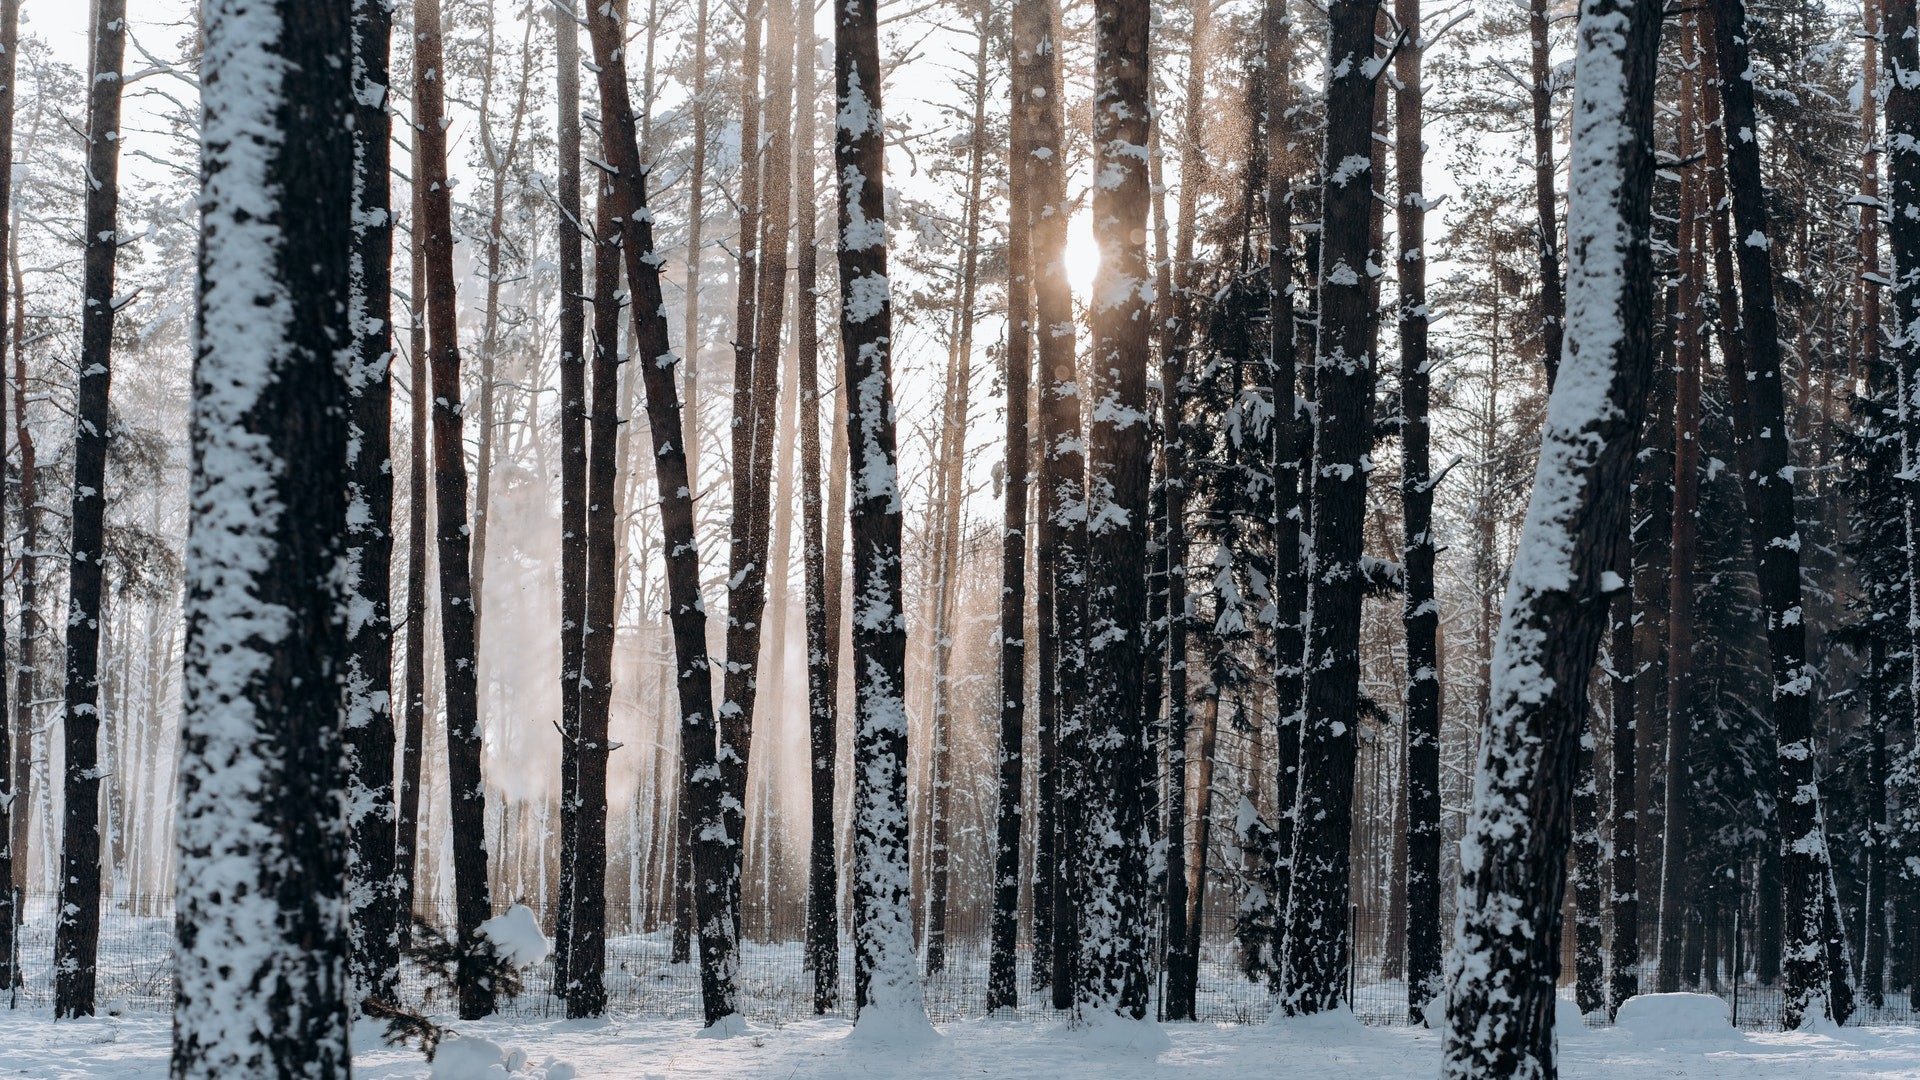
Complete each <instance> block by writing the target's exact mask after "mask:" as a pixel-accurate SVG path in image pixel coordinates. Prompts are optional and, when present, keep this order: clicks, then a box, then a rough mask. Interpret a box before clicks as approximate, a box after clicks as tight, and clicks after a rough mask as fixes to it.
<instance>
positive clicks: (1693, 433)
mask: <svg viewBox="0 0 1920 1080" xmlns="http://www.w3.org/2000/svg"><path fill="white" fill-rule="evenodd" d="M1678 29H1679V35H1680V42H1679V46H1680V55H1681V57H1682V62H1683V64H1684V66H1685V74H1683V75H1682V76H1681V79H1680V116H1679V129H1680V157H1682V158H1690V157H1692V156H1693V155H1694V154H1696V153H1697V152H1698V151H1697V139H1696V135H1695V123H1696V121H1695V101H1696V100H1697V98H1698V95H1699V94H1700V93H1701V89H1700V81H1699V79H1698V77H1697V75H1696V74H1695V73H1696V72H1698V70H1699V64H1700V60H1699V47H1698V44H1697V42H1698V38H1699V30H1698V23H1697V20H1696V18H1695V17H1694V16H1691V15H1687V16H1682V21H1681V23H1680V25H1679V28H1678ZM1700 188H1701V184H1700V170H1698V169H1688V170H1686V171H1685V172H1683V173H1682V174H1681V178H1680V220H1679V223H1678V229H1679V248H1680V250H1679V253H1678V271H1679V272H1678V276H1679V282H1678V285H1677V287H1676V293H1677V295H1678V303H1677V306H1676V307H1675V316H1676V318H1675V322H1674V333H1675V351H1676V354H1677V357H1678V360H1677V362H1676V363H1675V364H1674V368H1673V516H1672V543H1671V546H1670V547H1669V548H1668V554H1669V558H1670V559H1671V560H1672V561H1671V563H1670V564H1669V566H1668V568H1667V578H1666V584H1667V627H1666V629H1667V672H1666V675H1667V702H1666V703H1667V739H1666V768H1665V776H1666V787H1665V800H1664V807H1663V810H1662V812H1661V815H1660V820H1661V830H1660V836H1661V845H1660V924H1659V925H1660V937H1659V950H1660V954H1659V966H1658V968H1657V969H1656V975H1655V979H1656V982H1655V988H1656V989H1657V990H1658V991H1659V992H1661V993H1668V994H1670V993H1673V992H1674V991H1677V990H1679V989H1680V970H1681V955H1680V953H1681V948H1682V946H1683V945H1684V944H1685V942H1686V919H1687V914H1688V912H1689V911H1690V910H1691V909H1692V907H1693V904H1694V901H1695V900H1696V899H1697V898H1696V897H1695V896H1694V895H1693V892H1694V889H1693V880H1692V879H1693V869H1692V864H1691V861H1690V859H1689V857H1688V846H1689V840H1690V839H1691V837H1690V836H1689V835H1688V818H1689V816H1690V815H1689V811H1690V810H1691V809H1692V804H1693V797H1692V796H1693V790H1692V783H1691V780H1690V777H1689V773H1690V762H1689V760H1688V755H1689V753H1690V747H1691V742H1692V739H1691V735H1692V730H1693V725H1694V715H1693V684H1694V678H1693V652H1694V627H1693V623H1694V618H1693V594H1694V583H1693V563H1694V550H1695V547H1696V544H1697V540H1696V538H1697V536H1698V533H1699V514H1700V439H1699V432H1700V369H1701V367H1702V365H1703V364H1704V362H1705V359H1704V349H1703V348H1702V342H1701V333H1702V330H1703V327H1702V325H1701V312H1702V307H1701V299H1702V293H1703V289H1702V284H1703V282H1704V279H1705V275H1706V260H1705V259H1703V258H1702V257H1701V249H1702V247H1703V243H1704V239H1705V238H1704V237H1703V236H1702V235H1701V228H1700V225H1701V219H1702V216H1703V215H1702V206H1701V198H1702V194H1703V193H1702V192H1701V190H1700Z"/></svg>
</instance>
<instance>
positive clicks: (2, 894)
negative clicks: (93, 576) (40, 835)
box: [0, 0, 33, 990]
mask: <svg viewBox="0 0 1920 1080" xmlns="http://www.w3.org/2000/svg"><path fill="white" fill-rule="evenodd" d="M19 46H20V0H0V267H5V266H6V265H8V263H9V262H10V261H11V254H12V251H13V247H12V239H13V238H12V231H11V226H12V222H13V215H12V213H11V211H10V210H9V209H7V208H9V207H11V206H12V205H13V105H14V93H13V90H14V86H13V81H14V76H15V68H16V66H17V65H16V64H15V62H14V61H15V54H16V53H17V52H18V50H19ZM8 312H9V308H8V305H7V297H6V290H5V289H4V288H0V372H3V371H5V370H6V358H7V347H8V346H9V345H10V344H11V343H12V340H13V338H14V336H15V331H16V330H17V327H15V326H13V325H12V323H13V321H14V320H13V319H9V318H8ZM18 317H19V315H18V314H16V315H15V316H14V319H17V318H18ZM17 362H18V358H17V357H16V363H17ZM25 374H26V372H25V369H24V366H22V370H21V375H22V376H23V379H22V381H23V382H24V376H25ZM15 393H16V394H19V395H21V396H24V395H25V393H26V390H25V387H24V386H22V387H20V388H19V389H17V390H16V391H15ZM26 419H27V417H26V411H25V410H24V409H22V410H21V411H20V414H19V416H18V417H17V418H16V420H15V423H17V424H19V425H20V428H21V430H22V432H24V431H25V428H26ZM6 532H7V525H6V512H5V507H4V506H0V536H4V535H5V534H6ZM25 582H26V574H25V572H24V567H23V570H22V574H21V584H22V585H23V586H24V585H25ZM27 619H28V615H27V613H26V612H25V610H24V606H23V610H22V612H21V616H20V644H19V646H18V649H19V651H18V652H17V653H16V654H15V655H16V656H17V658H18V662H19V666H20V667H31V666H32V664H33V660H32V658H31V657H30V656H29V655H28V653H27V648H28V642H29V641H31V640H32V639H31V637H30V635H29V634H28V632H27ZM6 623H7V619H6V606H5V600H4V598H0V633H4V632H5V627H6ZM5 667H6V664H5V663H4V662H0V669H4V668H5ZM16 678H17V676H16ZM8 700H9V699H8V697H7V674H6V672H5V671H4V670H0V990H7V989H11V988H12V987H13V986H14V984H15V979H16V977H17V976H16V973H15V971H14V966H13V965H14V961H13V957H14V951H15V950H14V933H15V928H16V927H17V926H18V925H19V922H20V910H19V904H20V901H21V900H22V899H23V897H22V895H21V893H22V890H20V889H18V888H17V887H16V885H15V880H14V879H15V875H16V870H15V864H16V863H19V864H25V863H26V861H27V851H26V845H24V844H21V845H19V846H18V848H16V847H15V837H16V835H17V834H18V832H19V831H18V830H16V829H15V827H14V822H15V819H16V818H21V819H24V818H25V817H26V816H27V803H26V801H25V800H24V799H21V798H20V797H19V796H20V794H21V788H22V785H21V782H20V781H21V780H22V779H23V777H21V776H16V775H15V770H14V766H13V761H14V747H13V739H12V731H13V722H12V714H11V710H9V709H8V707H7V705H8ZM32 738H33V736H32V733H31V731H30V730H29V729H27V728H25V727H22V728H21V731H20V741H21V742H22V743H26V742H29V741H31V740H32Z"/></svg>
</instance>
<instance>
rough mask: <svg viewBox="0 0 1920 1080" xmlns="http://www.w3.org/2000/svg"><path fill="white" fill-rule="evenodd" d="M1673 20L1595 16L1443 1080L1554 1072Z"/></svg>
mask: <svg viewBox="0 0 1920 1080" xmlns="http://www.w3.org/2000/svg"><path fill="white" fill-rule="evenodd" d="M1660 17H1661V12H1660V9H1659V8H1658V7H1657V6H1654V5H1648V4H1640V3H1632V2H1631V0H1627V2H1625V3H1623V2H1621V0H1583V3H1582V5H1581V9H1580V23H1579V29H1578V48H1577V58H1576V61H1575V85H1574V105H1573V149H1572V159H1571V163H1570V172H1569V177H1570V184H1569V189H1568V205H1569V207H1570V208H1571V209H1570V212H1569V215H1568V220H1567V235H1568V250H1569V253H1570V255H1571V262H1570V266H1569V273H1568V280H1567V301H1568V305H1567V306H1568V318H1567V326H1566V337H1565V345H1564V349H1563V352H1562V358H1561V362H1560V369H1559V372H1558V375H1557V378H1556V381H1555V385H1554V389H1553V393H1552V396H1551V399H1550V401H1549V403H1548V406H1547V417H1546V425H1545V428H1544V430H1543V431H1542V433H1541V449H1540V461H1539V465H1538V467H1537V469H1536V471H1535V478H1534V487H1533V496H1532V499H1531V501H1530V503H1529V506H1528V509H1527V518H1526V523H1525V525H1524V526H1523V528H1522V531H1521V536H1520V542H1519V547H1518V549H1517V551H1516V553H1515V557H1514V564H1513V570H1512V574H1511V576H1510V579H1509V581H1508V585H1507V599H1506V605H1505V610H1504V612H1503V615H1502V619H1501V629H1500V636H1499V640H1498V646H1497V651H1496V654H1495V657H1494V665H1493V672H1492V675H1493V683H1492V687H1491V690H1490V696H1489V700H1488V705H1487V712H1486V719H1485V722H1484V724H1483V729H1482V731H1481V743H1480V754H1479V760H1478V764H1477V767H1476V772H1475V777H1474V799H1473V807H1472V811H1471V813H1470V815H1469V818H1468V822H1467V835H1466V837H1465V838H1464V839H1463V840H1462V842H1461V885H1460V901H1459V915H1458V918H1457V920H1456V924H1455V931H1454V951H1453V953H1452V955H1451V959H1450V961H1449V963H1448V967H1447V989H1448V1001H1447V1034H1446V1050H1445V1064H1444V1066H1443V1075H1444V1076H1447V1077H1450V1078H1459V1080H1466V1078H1468V1077H1483V1076H1502V1077H1519V1078H1546V1077H1551V1076H1553V1075H1555V1069H1554V1037H1553V1019H1554V982H1555V979H1556V977H1557V976H1558V974H1559V967H1560V960H1559V957H1560V949H1559V943H1560V934H1559V929H1560V925H1559V921H1560V905H1561V899H1562V896H1563V890H1564V888H1565V883H1566V854H1567V847H1568V844H1569V840H1570V834H1571V831H1572V829H1571V825H1572V822H1571V810H1572V801H1573V793H1574V785H1575V783H1576V779H1577V778H1576V775H1575V773H1576V768H1577V763H1578V758H1579V750H1580V739H1581V728H1582V725H1583V724H1584V722H1585V719H1586V713H1587V693H1588V689H1589V675H1590V674H1591V671H1592V666H1593V661H1594V656H1595V652H1596V650H1597V649H1598V647H1599V643H1600V638H1601V637H1602V635H1603V634H1604V633H1605V632H1606V629H1607V612H1608V594H1609V593H1612V592H1614V591H1615V590H1618V589H1620V588H1622V587H1624V583H1623V582H1622V581H1620V580H1619V574H1618V572H1617V570H1616V567H1617V566H1618V565H1619V563H1618V562H1617V551H1616V549H1617V548H1618V547H1619V545H1620V544H1621V543H1622V541H1623V540H1624V539H1625V536H1626V530H1625V528H1624V521H1625V518H1626V517H1627V515H1628V514H1629V513H1630V512H1631V508H1630V500H1629V492H1630V490H1631V489H1630V477H1631V474H1632V470H1633V447H1634V442H1635V438H1636V435H1637V433H1638V431H1639V428H1640V424H1641V423H1642V421H1643V417H1644V412H1645V408H1646V395H1647V387H1648V383H1649V380H1650V377H1651V372H1652V368H1653V341H1652V333H1653V327H1652V324H1653V310H1652V308H1653V265H1652V252H1651V247H1650V242H1649V238H1648V224H1649V220H1650V194H1651V187H1652V181H1653V92H1654V78H1655V60H1656V53H1657V49H1658V42H1659V34H1660Z"/></svg>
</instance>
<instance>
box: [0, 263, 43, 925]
mask: <svg viewBox="0 0 1920 1080" xmlns="http://www.w3.org/2000/svg"><path fill="white" fill-rule="evenodd" d="M6 256H7V267H8V269H9V270H10V271H11V272H12V279H13V312H14V317H13V325H12V326H11V327H10V328H9V337H10V339H11V341H10V344H11V345H12V348H13V417H14V431H13V434H14V444H15V446H16V448H17V449H18V451H19V454H20V459H19V470H20V472H19V483H20V585H19V598H20V641H19V646H18V648H19V652H18V654H17V655H18V661H17V662H16V664H15V666H14V672H13V674H14V688H13V701H12V702H11V712H12V720H13V725H14V732H15V736H14V740H13V753H12V758H11V761H12V767H13V788H12V791H11V792H10V796H11V799H12V803H11V805H13V806H15V807H19V808H20V810H19V811H18V812H17V813H15V814H14V815H13V822H12V830H11V834H10V835H11V841H10V843H11V845H12V850H13V852H14V860H13V875H12V877H11V878H9V879H7V880H6V881H5V882H0V887H6V888H10V889H12V890H13V892H14V894H15V895H16V896H23V895H24V894H25V892H26V887H27V826H28V823H29V821H30V819H31V818H32V817H33V813H32V797H33V747H34V738H33V730H34V727H35V724H34V717H35V714H36V712H37V710H36V708H35V705H36V703H37V702H38V701H39V690H40V685H41V681H40V663H41V660H42V658H43V656H44V650H43V648H42V645H41V643H42V641H43V640H44V635H45V633H46V629H47V627H46V621H45V619H43V618H42V617H41V615H40V559H39V558H38V557H37V556H36V555H35V552H37V551H39V549H40V477H39V460H38V455H37V453H36V452H35V447H34V443H33V428H32V427H31V426H30V425H29V424H28V423H27V358H26V334H25V332H24V331H25V327H24V326H23V325H22V320H23V319H24V318H25V313H26V310H27V287H26V276H25V274H23V273H22V272H21V269H20V257H19V252H18V251H17V250H9V251H8V252H6ZM0 707H4V706H0ZM42 745H45V744H44V742H43V743H42ZM5 763H6V762H5V761H4V760H0V765H4V764H5ZM16 903H17V901H16ZM24 915H25V912H23V911H21V910H20V908H19V907H18V906H16V907H15V909H14V918H15V920H16V926H17V920H19V919H20V918H22V917H24ZM15 940H16V941H18V938H17V937H16V938H15Z"/></svg>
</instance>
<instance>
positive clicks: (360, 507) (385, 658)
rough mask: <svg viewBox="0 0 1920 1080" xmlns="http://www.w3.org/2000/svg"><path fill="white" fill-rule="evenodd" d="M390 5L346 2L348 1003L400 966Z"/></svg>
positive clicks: (379, 992) (366, 995)
mask: <svg viewBox="0 0 1920 1080" xmlns="http://www.w3.org/2000/svg"><path fill="white" fill-rule="evenodd" d="M392 37H393V8H392V5H391V3H390V2H389V0H353V84H354V85H353V164H354V173H353V196H354V206H353V218H352V220H353V258H352V275H353V276H352V292H351V295H350V296H349V298H348V305H349V306H348V318H349V319H350V320H351V322H352V329H353V335H354V342H353V345H354V352H353V354H352V359H351V360H349V361H348V370H347V391H348V394H349V395H350V396H349V401H350V405H349V408H350V410H351V413H350V416H349V420H348V424H349V436H350V437H349V439H348V442H347V470H348V473H347V499H348V512H347V549H346V562H345V571H346V580H347V581H348V582H349V583H350V585H349V592H348V595H347V597H346V598H345V613H346V631H347V653H346V657H345V671H344V678H345V680H346V690H345V693H346V701H345V704H344V708H345V709H346V750H347V776H348V783H349V789H348V799H347V816H348V827H349V829H350V830H351V835H352V844H351V846H350V847H349V848H348V856H349V865H348V882H349V892H348V901H349V905H350V908H351V911H350V917H349V923H350V927H351V932H352V935H353V992H354V996H355V1000H356V1003H357V1002H360V1001H366V1000H374V999H379V1000H388V999H390V998H391V997H392V996H393V986H394V982H395V980H396V978H397V976H398V972H397V970H396V969H397V968H398V967H399V961H400V950H399V938H398V937H397V936H396V935H397V926H396V923H397V920H398V919H399V917H400V913H399V912H398V911H397V910H396V909H395V907H394V878H393V867H394V801H393V795H394V792H393V746H394V731H393V618H392V615H391V613H390V612H389V610H388V605H389V603H390V602H391V601H390V597H391V594H392V587H393V451H392V445H391V442H392V423H393V396H392V377H391V374H390V368H391V366H392V363H393V207H392V195H391V188H392V182H391V173H392V152H391V149H390V145H391V138H392V133H393V124H392V114H391V113H390V112H389V109H390V107H391V102H390V101H389V100H388V97H387V80H388V77H389V71H388V66H389V64H388V55H389V51H390V49H391V47H392Z"/></svg>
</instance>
